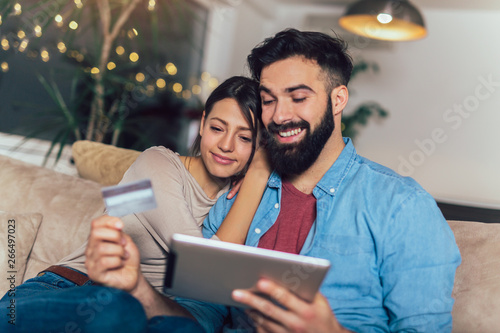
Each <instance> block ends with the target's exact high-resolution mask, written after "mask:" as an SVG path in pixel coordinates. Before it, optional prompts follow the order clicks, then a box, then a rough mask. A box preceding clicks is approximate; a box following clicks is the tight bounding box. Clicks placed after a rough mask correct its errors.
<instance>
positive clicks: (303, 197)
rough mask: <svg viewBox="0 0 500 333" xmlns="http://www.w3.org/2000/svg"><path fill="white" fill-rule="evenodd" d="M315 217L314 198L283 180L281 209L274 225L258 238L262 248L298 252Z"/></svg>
mask: <svg viewBox="0 0 500 333" xmlns="http://www.w3.org/2000/svg"><path fill="white" fill-rule="evenodd" d="M315 219H316V198H315V197H314V195H312V194H305V193H302V192H300V191H299V190H297V189H296V188H295V187H294V186H293V185H292V184H291V183H289V182H283V187H282V191H281V210H280V213H279V215H278V219H277V220H276V222H275V223H274V225H273V226H272V227H271V228H270V229H269V230H268V231H267V232H266V233H265V234H264V235H263V236H262V237H261V238H260V240H259V246H258V247H261V248H264V249H271V250H276V251H282V252H288V253H295V254H299V253H300V250H301V249H302V246H303V245H304V242H305V241H306V238H307V234H308V233H309V230H311V226H312V224H313V222H314V220H315Z"/></svg>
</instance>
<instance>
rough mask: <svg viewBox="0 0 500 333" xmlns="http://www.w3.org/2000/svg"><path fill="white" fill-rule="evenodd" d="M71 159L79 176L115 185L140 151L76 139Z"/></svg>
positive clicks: (103, 183)
mask: <svg viewBox="0 0 500 333" xmlns="http://www.w3.org/2000/svg"><path fill="white" fill-rule="evenodd" d="M72 153H73V159H74V160H75V165H76V169H77V170H78V174H79V175H80V177H82V178H85V179H90V180H93V181H95V182H98V183H100V184H102V185H115V184H118V183H119V182H120V180H121V179H122V177H123V174H124V173H125V171H127V169H128V168H129V167H130V166H131V165H132V163H134V161H135V160H136V159H137V157H138V156H139V154H140V153H141V152H139V151H136V150H131V149H125V148H118V147H115V146H112V145H107V144H104V143H99V142H94V141H86V140H81V141H76V142H75V143H73V147H72Z"/></svg>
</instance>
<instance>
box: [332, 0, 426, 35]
mask: <svg viewBox="0 0 500 333" xmlns="http://www.w3.org/2000/svg"><path fill="white" fill-rule="evenodd" d="M339 24H340V26H341V27H342V28H344V29H346V30H347V31H350V32H352V33H355V34H357V35H360V36H364V37H368V38H373V39H380V40H389V41H408V40H416V39H421V38H423V37H425V36H426V35H427V30H426V29H425V24H424V19H423V18H422V15H421V14H420V12H419V11H418V9H417V8H415V7H414V6H413V5H412V4H411V3H410V2H409V1H406V0H361V1H357V2H355V3H353V4H352V5H350V6H349V7H348V8H347V10H346V12H345V14H344V15H343V16H342V17H341V18H340V20H339Z"/></svg>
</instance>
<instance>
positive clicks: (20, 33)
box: [17, 30, 26, 39]
mask: <svg viewBox="0 0 500 333" xmlns="http://www.w3.org/2000/svg"><path fill="white" fill-rule="evenodd" d="M17 37H18V38H19V39H23V38H24V37H26V33H25V32H24V31H23V30H19V31H18V32H17Z"/></svg>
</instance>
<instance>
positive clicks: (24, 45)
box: [18, 39, 28, 52]
mask: <svg viewBox="0 0 500 333" xmlns="http://www.w3.org/2000/svg"><path fill="white" fill-rule="evenodd" d="M27 47H28V40H27V39H23V40H22V41H21V44H19V48H18V50H19V52H24V51H25V50H26V48H27Z"/></svg>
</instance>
